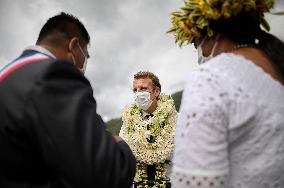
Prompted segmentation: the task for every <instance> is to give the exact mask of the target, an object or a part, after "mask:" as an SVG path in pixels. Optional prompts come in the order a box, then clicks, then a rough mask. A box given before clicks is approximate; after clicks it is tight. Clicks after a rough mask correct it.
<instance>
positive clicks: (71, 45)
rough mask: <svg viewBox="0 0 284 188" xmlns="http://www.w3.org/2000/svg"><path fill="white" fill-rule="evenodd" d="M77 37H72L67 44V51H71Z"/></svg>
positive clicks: (76, 42)
mask: <svg viewBox="0 0 284 188" xmlns="http://www.w3.org/2000/svg"><path fill="white" fill-rule="evenodd" d="M78 43H79V39H78V37H73V38H72V39H71V40H70V41H69V44H68V51H70V52H72V51H73V50H74V49H75V48H76V47H77V45H78Z"/></svg>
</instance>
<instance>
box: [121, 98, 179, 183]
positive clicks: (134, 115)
mask: <svg viewBox="0 0 284 188" xmlns="http://www.w3.org/2000/svg"><path fill="white" fill-rule="evenodd" d="M176 117H177V112H176V109H175V106H174V101H173V99H172V98H171V97H170V96H168V95H160V96H159V97H158V101H157V109H156V110H155V111H154V112H153V117H150V118H149V119H147V120H143V119H142V115H141V112H140V111H139V109H138V107H137V105H136V104H133V105H131V106H130V107H126V108H125V109H124V111H123V113H122V121H123V125H122V128H121V129H122V133H123V139H124V140H125V141H126V142H127V143H128V145H129V147H130V148H131V150H132V152H133V153H134V155H135V157H136V159H137V161H138V162H137V171H136V176H135V182H140V185H141V186H142V187H148V186H147V185H146V183H145V182H147V175H146V169H145V164H148V165H153V164H154V165H155V166H156V176H155V180H156V182H155V186H156V187H165V186H162V185H165V182H166V180H165V177H166V175H165V174H166V166H167V165H168V164H169V161H168V160H167V159H168V158H169V156H170V154H171V152H172V150H173V146H174V136H175V127H176ZM141 186H139V184H138V187H141ZM155 186H154V187H155Z"/></svg>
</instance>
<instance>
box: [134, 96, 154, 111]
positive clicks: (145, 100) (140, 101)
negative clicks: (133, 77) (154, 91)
mask: <svg viewBox="0 0 284 188" xmlns="http://www.w3.org/2000/svg"><path fill="white" fill-rule="evenodd" d="M134 100H135V102H136V104H137V106H138V108H139V109H142V110H144V111H146V110H148V108H149V107H150V106H151V104H152V102H153V101H152V100H151V94H150V93H149V92H147V91H137V92H136V93H135V96H134Z"/></svg>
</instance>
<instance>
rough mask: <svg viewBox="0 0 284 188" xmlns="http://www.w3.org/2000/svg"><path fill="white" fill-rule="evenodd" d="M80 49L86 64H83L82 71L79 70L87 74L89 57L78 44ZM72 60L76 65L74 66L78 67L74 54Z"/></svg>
mask: <svg viewBox="0 0 284 188" xmlns="http://www.w3.org/2000/svg"><path fill="white" fill-rule="evenodd" d="M78 47H79V49H80V51H81V52H82V54H83V56H84V64H83V68H81V69H79V70H80V71H81V72H82V73H83V74H85V72H86V68H87V59H88V58H87V57H86V55H85V53H84V51H83V50H82V48H81V46H80V44H79V43H78ZM72 59H73V63H74V65H75V66H76V64H77V63H76V60H75V58H74V55H73V54H72Z"/></svg>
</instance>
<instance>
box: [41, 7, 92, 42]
mask: <svg viewBox="0 0 284 188" xmlns="http://www.w3.org/2000/svg"><path fill="white" fill-rule="evenodd" d="M58 36H60V38H59V37H58ZM47 37H50V39H51V40H52V44H54V45H58V44H59V43H60V39H61V40H62V39H65V40H68V39H71V38H73V37H78V38H79V39H80V41H81V44H85V45H86V44H89V42H90V36H89V33H88V31H87V30H86V28H85V26H84V25H83V24H82V22H81V21H80V20H79V19H78V18H77V17H75V16H73V15H71V14H68V13H65V12H61V13H60V14H58V15H55V16H53V17H51V18H49V19H48V20H47V22H46V23H45V24H44V26H43V27H42V29H41V31H40V33H39V36H38V39H37V42H36V43H37V44H40V43H41V41H42V40H43V39H46V38H47ZM58 40H59V41H58Z"/></svg>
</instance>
